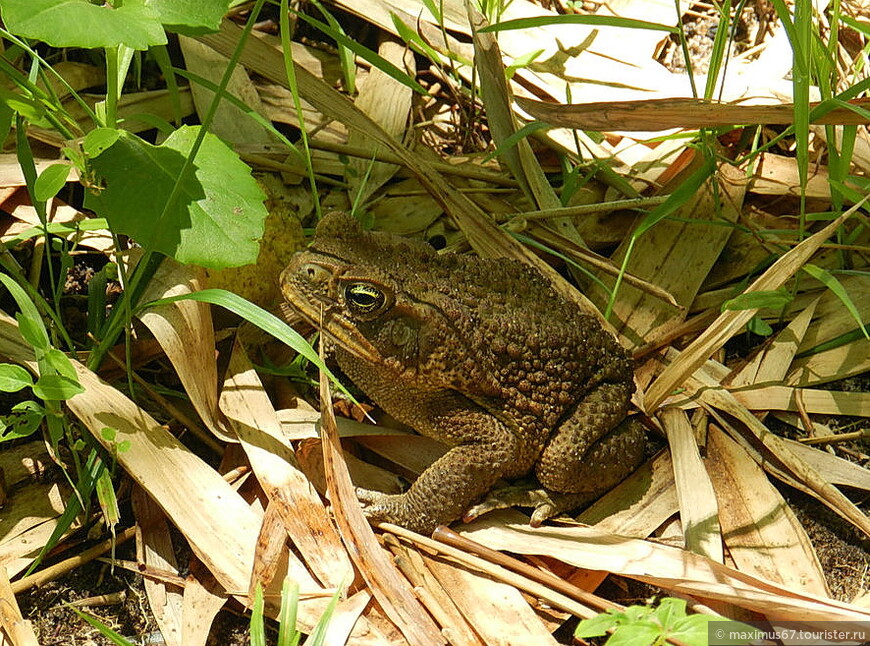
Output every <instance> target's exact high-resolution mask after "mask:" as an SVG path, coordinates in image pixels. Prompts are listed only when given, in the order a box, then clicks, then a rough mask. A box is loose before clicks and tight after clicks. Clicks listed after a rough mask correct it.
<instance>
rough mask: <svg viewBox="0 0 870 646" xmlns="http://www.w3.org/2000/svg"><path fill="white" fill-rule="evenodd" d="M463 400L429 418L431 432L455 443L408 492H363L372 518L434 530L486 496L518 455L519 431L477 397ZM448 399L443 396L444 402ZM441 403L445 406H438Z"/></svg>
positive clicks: (368, 513)
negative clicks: (478, 402) (482, 405)
mask: <svg viewBox="0 0 870 646" xmlns="http://www.w3.org/2000/svg"><path fill="white" fill-rule="evenodd" d="M455 399H457V400H459V399H461V401H457V402H454V403H455V404H458V405H456V406H451V407H449V408H448V409H447V410H443V408H442V410H440V411H438V412H436V413H435V414H434V415H432V416H431V417H430V424H431V426H430V428H429V429H427V430H428V431H429V432H427V433H426V434H427V435H432V436H434V437H436V438H438V439H440V440H442V441H444V442H447V443H449V444H451V445H454V446H453V448H451V449H450V450H449V451H448V452H447V453H445V454H444V455H443V456H442V457H441V458H439V459H438V460H436V461H435V462H434V463H433V464H432V465H431V466H429V468H427V469H426V470H425V471H424V472H423V473H422V474H421V475H420V477H419V478H417V480H416V481H415V482H414V484H413V485H411V488H410V489H408V491H406V492H405V493H403V494H399V495H390V494H384V493H379V492H375V491H362V492H360V500H361V501H362V502H363V503H364V504H365V507H364V509H363V511H364V513H365V515H366V516H367V517H368V519H369V520H370V521H371V522H382V521H386V522H390V523H395V524H397V525H402V526H403V527H407V528H408V529H412V530H414V531H417V532H420V533H421V534H431V533H432V531H433V530H434V529H435V527H437V526H438V525H442V524H444V525H446V524H447V523H450V522H452V521H454V520H456V519H457V518H459V517H460V516H462V514H463V513H465V511H467V510H468V509H469V507H471V505H472V504H474V503H475V502H477V500H479V499H480V498H481V497H482V496H484V495H485V494H486V493H487V492H488V491H489V490H490V489H492V486H493V485H494V484H495V482H496V481H497V480H499V479H500V478H501V477H502V476H503V475H504V474H505V473H509V472H511V471H513V467H514V466H515V463H516V460H517V457H518V443H517V441H516V435H515V434H514V433H513V432H511V431H510V429H508V428H507V427H506V426H505V425H504V424H503V423H502V422H501V421H499V420H498V419H497V418H495V417H493V416H492V415H491V414H489V413H488V412H486V411H485V410H483V409H480V408H478V407H477V406H476V405H475V404H473V403H472V402H470V401H468V400H466V399H465V398H462V397H461V396H455ZM441 403H442V404H443V403H444V402H443V400H442V402H441ZM439 408H441V407H439Z"/></svg>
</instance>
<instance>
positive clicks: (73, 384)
mask: <svg viewBox="0 0 870 646" xmlns="http://www.w3.org/2000/svg"><path fill="white" fill-rule="evenodd" d="M84 391H85V389H84V388H82V386H81V384H79V382H78V381H74V380H73V379H70V378H69V377H64V376H63V375H42V376H41V377H40V378H39V379H37V380H36V383H35V384H33V394H34V395H36V396H37V397H39V398H40V399H43V400H48V401H58V400H64V399H69V398H70V397H75V396H76V395H78V394H79V393H83V392H84Z"/></svg>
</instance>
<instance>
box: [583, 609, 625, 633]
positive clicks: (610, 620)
mask: <svg viewBox="0 0 870 646" xmlns="http://www.w3.org/2000/svg"><path fill="white" fill-rule="evenodd" d="M618 625H619V617H616V616H614V615H613V614H611V613H609V612H602V613H601V614H600V615H597V616H595V617H592V618H591V619H584V620H583V621H581V622H580V623H579V624H577V629H576V630H575V631H574V636H575V637H579V638H580V639H586V638H587V637H601V636H602V635H606V634H607V631H608V630H611V629H613V628H616V627H617V626H618Z"/></svg>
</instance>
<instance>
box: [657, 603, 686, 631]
mask: <svg viewBox="0 0 870 646" xmlns="http://www.w3.org/2000/svg"><path fill="white" fill-rule="evenodd" d="M653 615H654V616H655V617H656V619H658V621H659V623H660V624H661V625H662V626H663V627H664V628H665V629H666V630H669V629H670V628H672V627H673V626H674V625H675V624H676V623H677V622H678V621H679V620H680V619H683V618H685V616H686V601H685V600H684V599H675V598H673V597H665V598H664V599H662V600H661V601H659V605H658V607H657V608H656V609H655V611H654V612H653Z"/></svg>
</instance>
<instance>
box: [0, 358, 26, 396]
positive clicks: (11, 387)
mask: <svg viewBox="0 0 870 646" xmlns="http://www.w3.org/2000/svg"><path fill="white" fill-rule="evenodd" d="M32 385H33V377H31V376H30V373H29V372H27V370H25V369H24V368H22V367H21V366H17V365H15V364H14V363H0V391H3V392H4V393H17V392H18V391H19V390H21V389H22V388H27V387H28V386H32Z"/></svg>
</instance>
